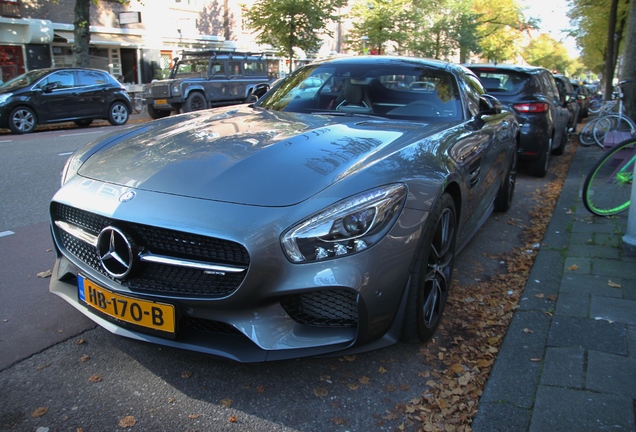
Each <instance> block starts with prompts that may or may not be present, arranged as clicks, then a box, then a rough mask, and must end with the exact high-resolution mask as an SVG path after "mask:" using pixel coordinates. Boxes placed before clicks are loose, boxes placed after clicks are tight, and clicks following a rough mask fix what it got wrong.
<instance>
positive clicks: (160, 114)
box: [148, 103, 170, 120]
mask: <svg viewBox="0 0 636 432" xmlns="http://www.w3.org/2000/svg"><path fill="white" fill-rule="evenodd" d="M148 115H149V116H150V117H151V118H153V119H155V120H157V119H161V118H165V117H168V116H169V115H170V111H167V110H158V109H157V108H155V107H154V106H153V105H152V103H149V104H148Z"/></svg>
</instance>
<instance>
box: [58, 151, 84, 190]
mask: <svg viewBox="0 0 636 432" xmlns="http://www.w3.org/2000/svg"><path fill="white" fill-rule="evenodd" d="M81 166H82V161H81V159H80V157H79V156H76V155H72V156H71V157H70V158H68V160H67V161H66V164H65V165H64V169H63V170H62V180H61V182H60V186H64V184H65V183H66V182H67V181H68V180H69V179H70V178H71V177H73V176H74V175H75V174H77V171H79V169H80V167H81Z"/></svg>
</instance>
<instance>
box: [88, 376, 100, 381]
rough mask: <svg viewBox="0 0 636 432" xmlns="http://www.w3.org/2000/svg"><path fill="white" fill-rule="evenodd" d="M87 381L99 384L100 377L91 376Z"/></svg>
mask: <svg viewBox="0 0 636 432" xmlns="http://www.w3.org/2000/svg"><path fill="white" fill-rule="evenodd" d="M88 380H89V381H90V382H92V383H98V382H101V380H102V377H100V376H99V375H92V376H91V377H90V378H89V379H88Z"/></svg>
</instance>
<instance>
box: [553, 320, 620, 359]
mask: <svg viewBox="0 0 636 432" xmlns="http://www.w3.org/2000/svg"><path fill="white" fill-rule="evenodd" d="M548 346H549V347H582V348H585V349H589V350H596V351H604V352H608V353H613V354H620V355H627V329H626V326H625V324H620V323H616V322H614V323H610V322H608V321H605V320H593V319H587V318H574V317H562V316H555V317H554V318H553V319H552V325H551V327H550V333H549V336H548Z"/></svg>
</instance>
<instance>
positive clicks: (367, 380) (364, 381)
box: [358, 376, 371, 385]
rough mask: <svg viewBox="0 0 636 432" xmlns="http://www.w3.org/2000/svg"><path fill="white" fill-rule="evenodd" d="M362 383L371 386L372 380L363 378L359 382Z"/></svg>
mask: <svg viewBox="0 0 636 432" xmlns="http://www.w3.org/2000/svg"><path fill="white" fill-rule="evenodd" d="M358 381H359V382H360V384H365V385H366V384H369V383H370V382H371V379H370V378H369V377H366V376H363V377H362V378H360V379H359V380H358Z"/></svg>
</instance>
